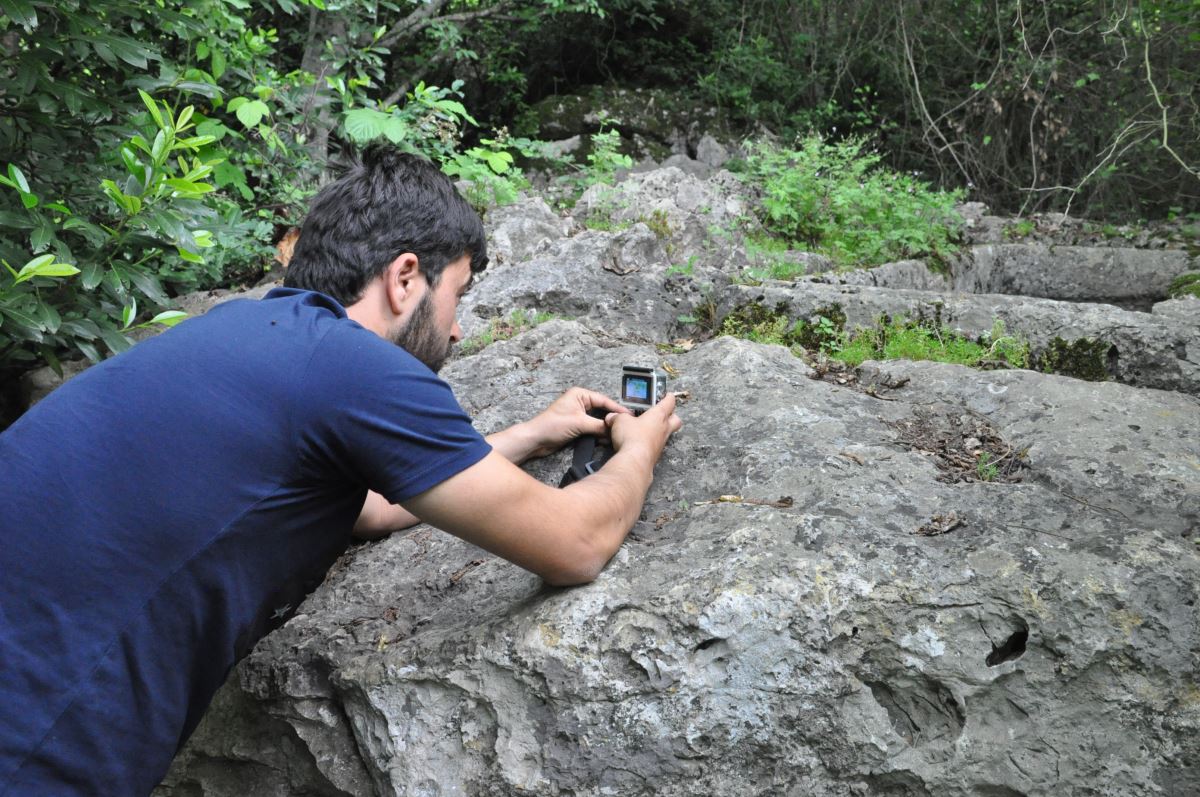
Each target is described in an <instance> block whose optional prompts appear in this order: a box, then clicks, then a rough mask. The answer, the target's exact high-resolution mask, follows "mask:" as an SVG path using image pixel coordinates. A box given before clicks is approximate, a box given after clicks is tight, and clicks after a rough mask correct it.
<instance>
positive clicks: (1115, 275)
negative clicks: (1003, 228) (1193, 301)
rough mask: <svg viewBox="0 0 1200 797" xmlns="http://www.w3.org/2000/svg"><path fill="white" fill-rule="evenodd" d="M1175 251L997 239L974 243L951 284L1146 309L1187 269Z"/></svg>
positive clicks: (960, 287)
mask: <svg viewBox="0 0 1200 797" xmlns="http://www.w3.org/2000/svg"><path fill="white" fill-rule="evenodd" d="M1192 262H1193V258H1192V257H1190V256H1189V255H1188V253H1187V252H1184V251H1180V250H1149V249H1128V248H1099V247H1084V246H1042V245H1037V244H999V245H989V246H976V247H973V248H972V249H971V252H970V256H969V257H967V258H964V259H963V261H962V262H961V263H960V267H959V268H957V269H956V270H955V275H954V277H955V278H954V287H955V288H956V289H957V290H960V291H968V292H970V293H1004V294H1010V295H1019V296H1037V297H1042V298H1045V299H1063V300H1066V301H1083V302H1106V303H1109V304H1117V305H1121V306H1123V307H1130V308H1141V309H1147V310H1148V309H1149V308H1150V305H1151V304H1153V303H1154V302H1156V301H1159V300H1161V299H1164V298H1166V296H1167V288H1168V286H1169V285H1170V284H1171V280H1172V279H1174V278H1175V277H1177V276H1179V275H1180V274H1182V273H1184V272H1185V271H1188V270H1190V268H1191V267H1192V266H1191V264H1192Z"/></svg>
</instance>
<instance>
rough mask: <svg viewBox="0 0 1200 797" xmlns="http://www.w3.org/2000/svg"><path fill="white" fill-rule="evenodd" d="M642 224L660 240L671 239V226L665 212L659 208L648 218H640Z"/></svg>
mask: <svg viewBox="0 0 1200 797" xmlns="http://www.w3.org/2000/svg"><path fill="white" fill-rule="evenodd" d="M642 222H643V223H645V225H646V226H647V227H649V228H650V232H652V233H654V235H655V236H656V237H658V238H660V239H666V238H670V237H671V224H670V222H668V221H667V211H665V210H663V209H662V208H659V209H658V210H656V211H654V212H653V213H651V214H650V215H649V216H645V217H643V218H642Z"/></svg>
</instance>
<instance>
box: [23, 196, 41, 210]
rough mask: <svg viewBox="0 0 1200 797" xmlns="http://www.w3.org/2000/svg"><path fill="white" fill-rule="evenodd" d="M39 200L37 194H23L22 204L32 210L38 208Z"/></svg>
mask: <svg viewBox="0 0 1200 797" xmlns="http://www.w3.org/2000/svg"><path fill="white" fill-rule="evenodd" d="M37 203H38V198H37V195H36V194H21V204H22V205H24V206H25V207H27V208H29V209H30V210H32V209H33V208H36V207H37Z"/></svg>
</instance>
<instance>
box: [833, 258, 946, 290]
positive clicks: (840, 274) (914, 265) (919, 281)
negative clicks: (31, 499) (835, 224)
mask: <svg viewBox="0 0 1200 797" xmlns="http://www.w3.org/2000/svg"><path fill="white" fill-rule="evenodd" d="M831 268H832V265H831ZM810 273H812V272H811V271H810ZM811 281H813V282H823V283H826V284H831V285H873V286H875V287H879V288H902V289H908V290H917V291H935V292H945V291H949V290H951V288H952V283H951V281H950V276H949V275H948V274H945V273H941V272H937V271H934V270H933V269H932V268H930V267H929V264H928V263H926V262H925V261H924V260H898V261H896V262H894V263H884V264H883V265H881V266H876V267H875V268H860V269H852V270H849V271H830V272H829V273H823V274H819V275H818V276H815V277H812V278H811Z"/></svg>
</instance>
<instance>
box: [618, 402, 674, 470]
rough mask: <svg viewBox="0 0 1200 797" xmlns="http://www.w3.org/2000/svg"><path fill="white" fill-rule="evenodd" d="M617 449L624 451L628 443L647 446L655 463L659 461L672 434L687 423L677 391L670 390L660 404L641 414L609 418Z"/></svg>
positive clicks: (636, 447) (646, 448)
mask: <svg viewBox="0 0 1200 797" xmlns="http://www.w3.org/2000/svg"><path fill="white" fill-rule="evenodd" d="M605 423H607V424H608V428H609V435H610V437H611V438H612V444H613V450H614V451H621V450H622V449H626V447H627V446H633V448H634V449H642V448H644V449H645V450H646V452H647V454H649V456H650V462H651V465H653V463H655V462H658V460H659V457H661V456H662V452H663V449H664V448H665V447H666V445H667V440H669V439H670V437H671V435H673V434H675V433H676V432H678V431H679V430H680V429H681V428H682V427H683V421H682V420H681V419H680V417H679V416H678V415H676V414H675V394H674V393H668V394H667V395H666V396H664V397H663V399H662V400H661V401H659V402H658V404H655V405H654V406H653V407H651V408H650V409H648V410H646V411H645V412H643V413H642V414H641V415H638V416H637V417H634V416H633V415H618V414H616V413H613V414H612V415H609V416H608V417H607V418H605Z"/></svg>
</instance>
